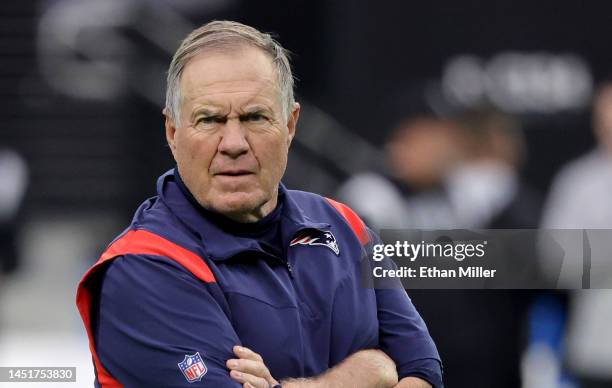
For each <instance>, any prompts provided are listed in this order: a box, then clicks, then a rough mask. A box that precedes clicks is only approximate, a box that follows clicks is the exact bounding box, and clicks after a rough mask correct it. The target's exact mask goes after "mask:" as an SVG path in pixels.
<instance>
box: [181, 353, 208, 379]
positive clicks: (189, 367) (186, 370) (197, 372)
mask: <svg viewBox="0 0 612 388" xmlns="http://www.w3.org/2000/svg"><path fill="white" fill-rule="evenodd" d="M178 367H179V369H180V370H181V372H183V375H184V376H185V378H186V379H187V381H188V382H190V383H193V382H195V381H200V380H202V377H204V375H205V374H206V372H208V369H207V368H206V365H205V364H204V361H203V360H202V357H200V353H199V352H196V354H192V355H185V359H183V361H181V362H179V363H178Z"/></svg>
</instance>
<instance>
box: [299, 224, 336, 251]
mask: <svg viewBox="0 0 612 388" xmlns="http://www.w3.org/2000/svg"><path fill="white" fill-rule="evenodd" d="M294 245H323V246H326V247H328V248H329V249H331V250H332V251H333V252H334V253H335V254H336V256H338V255H339V254H340V248H339V247H338V242H337V241H336V237H334V235H333V234H332V232H330V231H319V230H309V231H307V232H306V233H303V234H300V235H299V236H298V237H296V238H294V239H293V240H291V243H290V244H289V246H294Z"/></svg>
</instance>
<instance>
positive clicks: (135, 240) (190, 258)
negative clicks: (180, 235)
mask: <svg viewBox="0 0 612 388" xmlns="http://www.w3.org/2000/svg"><path fill="white" fill-rule="evenodd" d="M126 254H143V255H157V256H164V257H167V258H170V259H172V260H174V261H176V262H177V263H179V264H181V265H182V266H183V267H185V268H186V269H187V270H189V272H191V273H192V274H193V275H194V276H196V277H197V278H198V279H200V280H202V281H203V282H206V283H212V282H215V276H214V275H213V273H212V271H211V270H210V268H209V267H208V265H207V264H206V263H205V262H204V261H203V260H202V259H201V258H200V256H198V255H197V254H195V253H193V252H191V251H190V250H187V249H185V248H183V247H181V246H180V245H177V244H175V243H173V242H171V241H168V240H166V239H165V238H163V237H161V236H158V235H156V234H155V233H151V232H149V231H146V230H130V231H129V232H127V233H125V234H124V235H123V236H121V237H120V238H118V239H117V240H115V241H114V242H113V243H112V244H111V245H110V246H109V247H108V248H107V249H106V251H105V252H104V253H103V254H102V256H100V259H99V260H98V262H97V263H96V264H94V266H93V267H91V268H90V269H89V271H87V273H86V274H85V276H83V279H82V280H81V282H80V283H79V287H78V289H77V296H76V304H77V308H78V309H79V312H80V314H81V318H82V319H83V323H84V325H85V329H86V330H87V336H88V337H89V350H90V351H91V355H92V357H93V361H94V367H95V368H96V374H97V378H98V383H100V386H101V388H123V385H122V384H121V383H120V382H119V381H117V380H116V379H115V378H113V377H112V376H111V375H110V373H108V371H107V370H106V369H105V368H104V367H103V366H102V363H101V362H100V359H99V358H98V354H97V352H96V349H95V345H94V338H93V331H92V330H93V328H92V326H91V323H92V322H91V308H92V303H93V296H92V293H91V290H90V289H89V287H88V280H89V279H91V278H92V276H93V275H94V274H95V273H97V272H98V271H99V270H100V269H101V268H102V264H103V263H105V262H107V261H109V260H112V259H114V258H115V257H117V256H121V255H126Z"/></svg>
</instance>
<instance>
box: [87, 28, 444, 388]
mask: <svg viewBox="0 0 612 388" xmlns="http://www.w3.org/2000/svg"><path fill="white" fill-rule="evenodd" d="M299 112H300V106H299V105H298V104H297V103H296V102H295V101H294V98H293V78H292V74H291V68H290V66H289V61H288V59H287V56H286V54H285V50H284V49H283V48H282V47H281V46H280V45H279V44H278V43H277V42H275V41H274V40H273V39H272V38H271V37H270V36H269V35H268V34H264V33H261V32H259V31H257V30H255V29H253V28H251V27H248V26H245V25H242V24H239V23H235V22H212V23H209V24H206V25H205V26H203V27H201V28H199V29H197V30H195V31H193V32H192V33H191V34H190V35H189V36H188V37H187V38H186V39H185V40H184V41H183V43H182V45H181V46H180V47H179V49H178V51H177V52H176V54H175V56H174V58H173V60H172V63H171V65H170V69H169V72H168V93H167V98H166V108H165V110H164V114H165V116H166V137H167V140H168V144H169V146H170V149H171V151H172V154H173V155H174V158H175V160H176V168H175V169H173V170H171V171H169V172H168V173H166V174H164V175H163V176H161V177H160V179H159V181H158V185H157V190H158V195H157V196H156V197H154V198H152V199H149V200H147V201H146V202H144V203H143V204H142V205H141V207H140V208H139V209H138V210H137V212H136V215H135V217H134V219H133V221H132V224H131V225H130V226H129V228H128V229H127V230H126V231H125V232H124V233H123V234H121V235H120V236H119V237H118V238H117V239H115V241H114V242H112V243H111V244H110V245H109V247H108V248H107V250H106V251H105V252H104V253H103V254H102V256H101V258H100V260H99V261H98V263H97V264H96V265H95V266H94V267H93V268H92V269H91V270H90V271H89V272H88V273H87V274H86V275H85V277H84V278H83V280H82V281H81V283H80V285H79V290H78V294H77V305H78V307H79V310H80V312H81V315H82V317H83V321H84V323H85V327H86V329H87V331H88V335H89V339H90V349H91V352H92V355H93V360H94V365H95V370H96V380H97V384H98V385H99V386H102V387H121V386H125V387H187V386H194V385H195V386H198V385H202V386H208V387H240V386H241V385H242V386H243V387H257V388H263V387H265V388H268V387H274V386H280V385H282V386H283V387H285V388H286V387H296V388H297V387H393V386H399V387H429V386H431V385H433V386H436V387H440V386H442V380H441V371H440V369H441V367H440V361H439V356H438V353H437V350H436V348H435V345H434V343H433V341H432V339H431V337H430V336H429V334H428V332H427V328H426V327H425V324H424V322H423V320H422V319H421V318H420V316H419V315H418V313H417V312H416V310H415V309H414V307H413V305H412V304H411V302H410V299H409V298H408V297H407V295H406V293H405V291H404V290H402V289H384V290H375V289H373V288H367V287H363V286H362V284H361V273H360V263H361V262H362V260H363V259H364V258H365V257H366V255H367V254H368V250H369V249H370V247H371V245H372V243H373V242H374V241H375V240H376V238H377V237H376V236H375V235H373V234H372V233H371V232H370V231H369V230H368V229H367V228H366V227H365V225H364V224H363V223H362V222H361V220H360V219H359V218H358V217H357V216H356V215H355V213H353V212H352V211H351V210H350V209H349V208H347V207H346V206H344V205H342V204H340V203H337V202H335V201H333V200H329V199H326V198H323V197H320V196H318V195H315V194H311V193H305V192H297V191H292V190H287V189H286V188H285V187H284V186H283V185H282V184H281V183H280V180H281V178H282V176H283V173H284V171H285V167H286V164H287V154H288V150H289V146H290V144H291V141H292V139H293V137H294V135H295V129H296V124H297V120H298V116H299ZM398 376H399V380H400V381H399V382H398Z"/></svg>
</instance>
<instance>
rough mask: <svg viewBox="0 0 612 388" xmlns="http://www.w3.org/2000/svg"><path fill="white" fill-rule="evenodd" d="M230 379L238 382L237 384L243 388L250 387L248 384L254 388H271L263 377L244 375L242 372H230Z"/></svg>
mask: <svg viewBox="0 0 612 388" xmlns="http://www.w3.org/2000/svg"><path fill="white" fill-rule="evenodd" d="M230 377H231V378H232V379H234V380H236V381H237V382H239V383H242V384H243V387H244V386H248V385H246V384H250V385H251V386H252V387H253V388H269V387H270V384H268V382H267V381H266V380H265V379H263V378H261V377H257V376H253V375H250V374H248V373H242V372H238V371H236V370H233V371H231V372H230Z"/></svg>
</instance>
